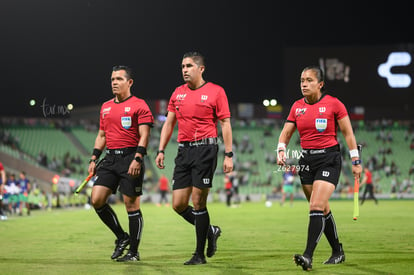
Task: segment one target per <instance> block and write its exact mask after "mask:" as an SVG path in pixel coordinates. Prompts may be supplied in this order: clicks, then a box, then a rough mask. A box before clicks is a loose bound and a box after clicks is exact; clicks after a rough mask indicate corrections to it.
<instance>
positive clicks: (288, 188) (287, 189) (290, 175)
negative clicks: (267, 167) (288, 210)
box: [280, 169, 295, 206]
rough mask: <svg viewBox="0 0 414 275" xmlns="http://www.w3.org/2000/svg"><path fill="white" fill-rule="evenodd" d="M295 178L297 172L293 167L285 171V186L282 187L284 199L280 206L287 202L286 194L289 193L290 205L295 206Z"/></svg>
mask: <svg viewBox="0 0 414 275" xmlns="http://www.w3.org/2000/svg"><path fill="white" fill-rule="evenodd" d="M294 180H295V173H294V171H292V170H291V169H287V170H286V171H285V172H284V173H283V187H282V200H281V201H280V206H283V205H284V204H285V200H286V196H287V195H289V199H290V206H293V183H294Z"/></svg>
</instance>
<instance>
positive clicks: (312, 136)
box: [287, 95, 348, 149]
mask: <svg viewBox="0 0 414 275" xmlns="http://www.w3.org/2000/svg"><path fill="white" fill-rule="evenodd" d="M347 115H348V112H347V111H346V108H345V106H344V104H343V103H342V102H341V101H339V99H337V98H336V97H333V96H330V95H322V98H321V99H320V100H319V101H318V102H316V103H314V104H308V103H306V102H305V99H304V98H302V99H299V100H297V101H296V102H295V103H293V105H292V108H291V109H290V113H289V116H288V118H287V121H288V122H293V123H295V124H296V127H297V129H298V132H299V136H300V145H301V147H302V148H305V149H320V148H328V147H332V146H334V145H336V144H338V141H337V123H336V121H337V120H339V119H341V118H344V117H345V116H347Z"/></svg>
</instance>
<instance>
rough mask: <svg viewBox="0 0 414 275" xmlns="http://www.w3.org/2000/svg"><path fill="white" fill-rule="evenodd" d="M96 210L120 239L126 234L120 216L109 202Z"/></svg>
mask: <svg viewBox="0 0 414 275" xmlns="http://www.w3.org/2000/svg"><path fill="white" fill-rule="evenodd" d="M95 212H96V214H98V216H99V218H101V220H102V221H103V223H104V224H106V226H108V227H109V229H111V231H112V232H113V233H114V234H115V236H116V237H117V238H118V239H120V238H123V237H124V236H125V231H124V230H123V229H122V227H121V224H120V223H119V221H118V217H117V216H116V214H115V212H114V210H113V209H112V207H111V206H110V205H109V204H105V205H104V206H102V207H101V208H99V209H95Z"/></svg>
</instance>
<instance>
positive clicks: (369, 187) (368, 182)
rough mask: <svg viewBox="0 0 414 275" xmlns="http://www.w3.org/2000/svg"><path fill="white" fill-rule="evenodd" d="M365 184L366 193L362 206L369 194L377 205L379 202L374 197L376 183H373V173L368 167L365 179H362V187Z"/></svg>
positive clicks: (363, 196) (365, 170)
mask: <svg viewBox="0 0 414 275" xmlns="http://www.w3.org/2000/svg"><path fill="white" fill-rule="evenodd" d="M364 184H365V189H364V193H363V194H362V199H361V205H362V204H363V203H364V201H365V198H366V197H367V193H369V198H370V199H373V200H374V201H375V204H378V200H377V198H376V197H375V195H374V183H373V181H372V173H371V171H370V170H369V169H368V167H364V177H363V178H362V181H361V185H360V187H361V186H362V185H364Z"/></svg>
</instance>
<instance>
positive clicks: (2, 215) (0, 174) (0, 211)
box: [0, 162, 7, 221]
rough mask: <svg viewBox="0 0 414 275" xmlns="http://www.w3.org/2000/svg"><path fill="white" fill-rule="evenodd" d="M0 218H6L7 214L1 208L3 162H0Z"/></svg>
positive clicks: (3, 184)
mask: <svg viewBox="0 0 414 275" xmlns="http://www.w3.org/2000/svg"><path fill="white" fill-rule="evenodd" d="M0 180H1V182H0V219H1V220H2V221H3V220H7V216H6V214H5V213H4V210H3V190H4V188H5V184H6V171H5V170H4V166H3V163H1V162H0Z"/></svg>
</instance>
